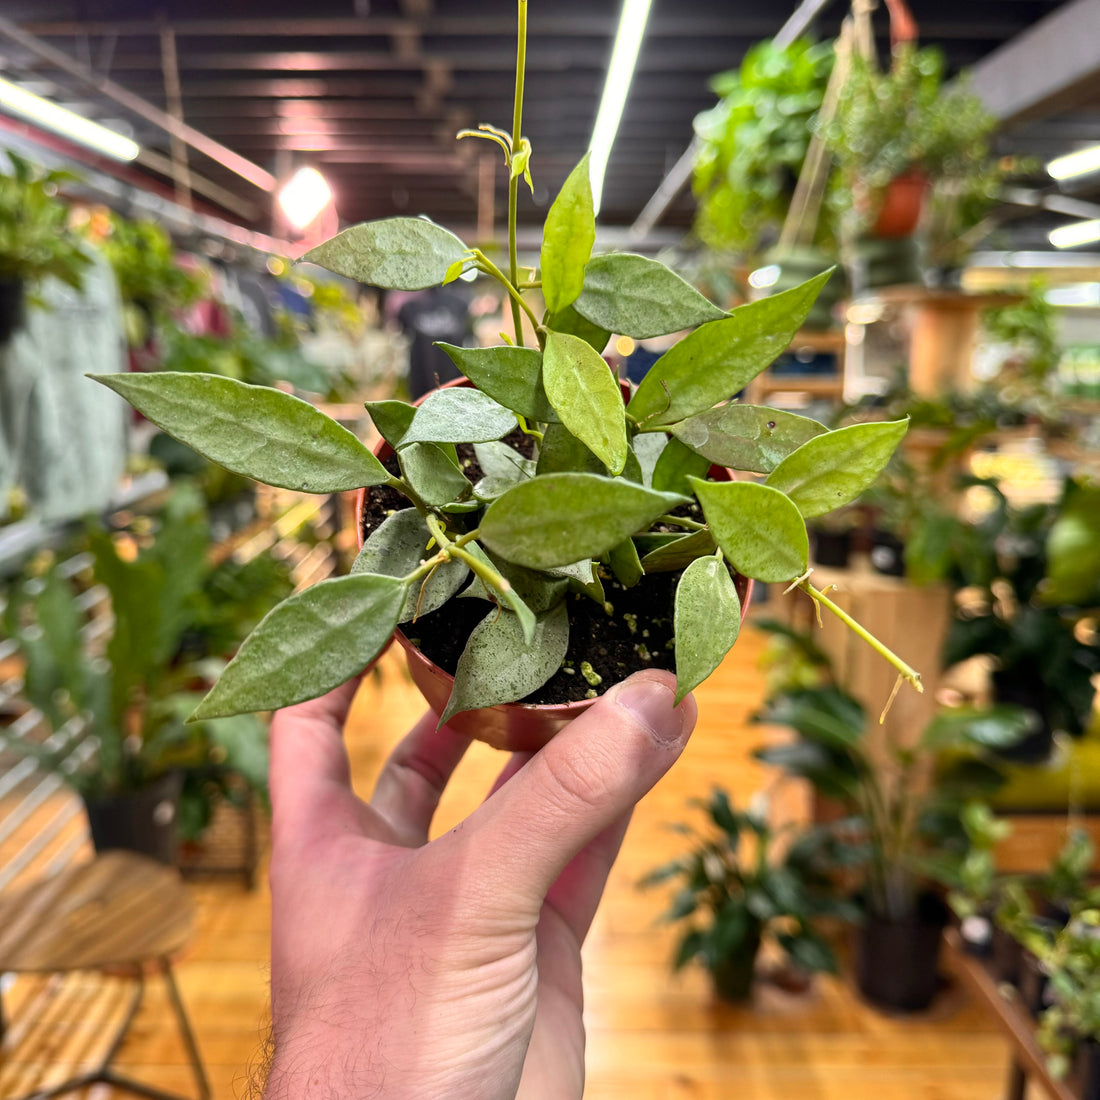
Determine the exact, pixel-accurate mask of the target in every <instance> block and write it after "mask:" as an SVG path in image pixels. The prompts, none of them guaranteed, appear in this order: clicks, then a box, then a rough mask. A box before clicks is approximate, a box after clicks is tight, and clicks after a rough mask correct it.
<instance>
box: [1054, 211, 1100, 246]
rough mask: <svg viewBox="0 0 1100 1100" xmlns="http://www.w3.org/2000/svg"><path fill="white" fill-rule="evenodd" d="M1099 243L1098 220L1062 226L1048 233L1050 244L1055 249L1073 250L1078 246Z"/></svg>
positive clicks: (1099, 221) (1099, 220) (1099, 228)
mask: <svg viewBox="0 0 1100 1100" xmlns="http://www.w3.org/2000/svg"><path fill="white" fill-rule="evenodd" d="M1091 241H1100V218H1090V219H1089V220H1088V221H1084V222H1074V223H1073V224H1072V225H1062V226H1059V227H1058V228H1057V229H1052V230H1051V232H1050V243H1051V244H1052V245H1054V247H1055V248H1073V247H1074V246H1075V245H1079V244H1089V243H1090V242H1091Z"/></svg>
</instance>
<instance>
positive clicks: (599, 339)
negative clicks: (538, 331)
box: [546, 306, 611, 353]
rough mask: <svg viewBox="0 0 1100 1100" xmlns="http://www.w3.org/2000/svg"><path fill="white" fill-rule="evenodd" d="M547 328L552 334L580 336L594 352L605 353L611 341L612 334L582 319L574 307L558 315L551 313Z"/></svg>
mask: <svg viewBox="0 0 1100 1100" xmlns="http://www.w3.org/2000/svg"><path fill="white" fill-rule="evenodd" d="M546 327H547V328H548V329H550V330H551V331H552V332H564V333H567V334H568V335H570V336H579V337H580V338H581V339H582V340H583V341H584V342H585V343H586V344H588V345H590V346H591V347H592V348H593V349H594V350H596V351H598V352H601V353H602V352H603V350H604V348H606V347H607V341H608V340H610V339H611V333H610V332H608V331H607V329H605V328H600V326H599V325H594V324H592V322H591V321H589V320H587V319H586V318H584V317H582V316H581V315H580V314H579V313H578V312H577V310H576V308H575V307H574V306H566V307H565V309H562V310H559V311H558V312H557V313H551V314H550V316H549V318H548V319H547V321H546Z"/></svg>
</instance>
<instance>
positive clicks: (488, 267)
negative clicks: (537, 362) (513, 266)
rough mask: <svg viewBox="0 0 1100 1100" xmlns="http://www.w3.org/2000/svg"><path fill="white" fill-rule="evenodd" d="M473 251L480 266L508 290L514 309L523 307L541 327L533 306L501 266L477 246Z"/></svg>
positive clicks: (520, 344)
mask: <svg viewBox="0 0 1100 1100" xmlns="http://www.w3.org/2000/svg"><path fill="white" fill-rule="evenodd" d="M472 251H473V253H474V256H475V257H476V259H477V265H478V267H480V268H481V270H482V271H484V272H485V274H486V275H491V276H492V277H493V278H494V279H496V281H497V282H498V283H500V285H501V286H502V287H504V289H505V290H506V291H508V296H509V297H510V298H511V299H512V309H513V310H514V309H516V307H517V306H518V307H519V308H520V309H522V310H523V311H524V312H525V313H526V314H527V316H528V317H529V318H530V320H531V324H532V325H533V326H534V328H536V329H537V328H538V327H539V319H538V318H537V317H536V316H535V314H534V312H533V311H532V309H531V307H530V306H529V305H528V304H527V303H526V302H525V301H524V300H523V295H522V294H520V292H519V291H518V290H517V289H516V288H515V287H514V286H513V285H512V284H511V283H510V282H509V281H508V276H507V275H505V274H504V272H503V271H501V270H500V268H499V267H497V265H496V264H495V263H493V261H492V260H490V259H489V257H488V256H486V255H485V253H484V252H482V251H481V250H480V249H478V248H475V249H473V250H472ZM516 324H519V322H518V321H517V322H516ZM516 332H517V333H518V332H519V329H517V330H516ZM519 346H520V347H523V337H522V335H520V337H519Z"/></svg>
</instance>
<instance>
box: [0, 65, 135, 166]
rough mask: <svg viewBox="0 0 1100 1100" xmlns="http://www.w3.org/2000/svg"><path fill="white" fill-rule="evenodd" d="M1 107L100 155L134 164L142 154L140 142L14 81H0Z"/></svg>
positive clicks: (0, 79)
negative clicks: (129, 161)
mask: <svg viewBox="0 0 1100 1100" xmlns="http://www.w3.org/2000/svg"><path fill="white" fill-rule="evenodd" d="M0 107H2V108H3V109H4V110H6V111H10V112H11V113H12V114H15V115H19V116H20V117H21V118H25V119H27V120H28V121H30V122H33V123H36V124H37V125H39V126H43V127H45V128H46V129H47V130H53V132H54V133H56V134H60V135H61V136H62V137H67V138H71V139H72V140H73V141H78V142H80V144H81V145H87V146H88V147H89V148H90V149H95V150H96V151H97V152H100V153H106V154H107V156H109V157H114V158H115V159H116V160H133V159H134V158H135V157H136V156H137V155H138V153H140V152H141V146H139V145H138V143H137V142H136V141H132V140H131V139H130V138H128V137H126V136H124V135H123V134H120V133H117V132H116V131H114V130H108V129H107V127H106V126H100V125H99V123H98V122H92V121H90V120H89V119H86V118H81V117H80V115H78V114H75V113H74V112H72V111H70V110H68V109H67V108H65V107H61V106H59V105H58V104H56V103H52V102H51V101H50V100H48V99H43V98H42V97H41V96H38V95H35V94H34V93H33V92H28V91H27V89H26V88H20V87H19V85H18V84H12V82H11V81H10V80H4V79H2V78H0Z"/></svg>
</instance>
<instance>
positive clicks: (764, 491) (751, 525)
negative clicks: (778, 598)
mask: <svg viewBox="0 0 1100 1100" xmlns="http://www.w3.org/2000/svg"><path fill="white" fill-rule="evenodd" d="M691 484H692V486H693V487H694V489H695V494H696V496H698V498H699V503H700V504H702V506H703V515H704V516H705V517H706V520H707V524H708V526H709V527H710V531H711V534H712V535H713V536H714V539H715V541H716V542H717V543H718V545H719V546H720V547H721V548H722V553H723V554H725V556H726V560H727V561H728V562H729V563H730V565H732V566H733V567H734V569H736V570H737V572H738V573H740V574H741V575H742V576H743V577H753V578H754V579H756V580H758V581H765V582H771V581H774V582H777V583H778V582H780V581H793V580H795V579H796V578H797V577H801V576H802V575H803V574H804V573H805V572H806V569H807V565H808V562H809V557H810V540H809V536H808V535H807V534H806V524H805V522H804V521H803V519H802V515H801V514H800V513H799V511H798V509H797V508H796V507H795V505H794V502H793V501H791V500H790V499H789V498H787V497H785V496H784V495H783V494H782V493H781V492H779V491H778V490H777V489H773V488H771V487H770V486H768V485H758V484H757V483H756V482H754V481H725V482H720V483H719V482H714V481H700V480H699V479H698V478H692V479H691Z"/></svg>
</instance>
